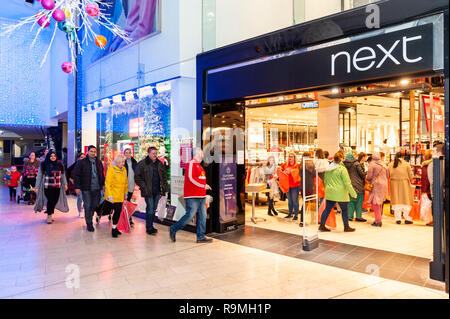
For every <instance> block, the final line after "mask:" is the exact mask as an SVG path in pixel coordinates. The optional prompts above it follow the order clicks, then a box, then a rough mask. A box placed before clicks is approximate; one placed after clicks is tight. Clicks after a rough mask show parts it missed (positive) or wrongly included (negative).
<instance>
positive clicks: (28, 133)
mask: <svg viewBox="0 0 450 319" xmlns="http://www.w3.org/2000/svg"><path fill="white" fill-rule="evenodd" d="M0 1H3V0H0ZM43 129H45V128H44V127H42V128H41V127H40V126H10V125H0V133H1V134H0V139H2V140H8V139H9V140H16V139H20V138H23V139H24V140H42V139H44V137H45V135H44V134H43V132H42V130H43Z"/></svg>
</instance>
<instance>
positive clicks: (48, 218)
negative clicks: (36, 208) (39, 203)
mask: <svg viewBox="0 0 450 319" xmlns="http://www.w3.org/2000/svg"><path fill="white" fill-rule="evenodd" d="M51 223H53V219H52V215H47V224H51Z"/></svg>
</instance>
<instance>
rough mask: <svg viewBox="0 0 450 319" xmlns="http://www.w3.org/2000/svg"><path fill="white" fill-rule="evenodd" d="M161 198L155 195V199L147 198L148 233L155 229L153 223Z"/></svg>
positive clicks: (146, 220)
mask: <svg viewBox="0 0 450 319" xmlns="http://www.w3.org/2000/svg"><path fill="white" fill-rule="evenodd" d="M160 197H161V196H160V195H159V194H158V195H154V196H153V197H145V204H146V205H147V206H146V207H145V228H146V229H147V231H150V230H152V229H154V227H153V221H154V220H155V212H156V208H158V202H159V198H160Z"/></svg>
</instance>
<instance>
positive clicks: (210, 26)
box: [202, 0, 216, 51]
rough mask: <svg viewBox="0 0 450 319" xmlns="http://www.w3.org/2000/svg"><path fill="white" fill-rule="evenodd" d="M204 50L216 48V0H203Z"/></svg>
mask: <svg viewBox="0 0 450 319" xmlns="http://www.w3.org/2000/svg"><path fill="white" fill-rule="evenodd" d="M202 19H203V27H202V46H203V51H208V50H212V49H215V48H216V0H203V17H202Z"/></svg>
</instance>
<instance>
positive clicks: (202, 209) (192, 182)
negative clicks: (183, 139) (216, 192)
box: [169, 148, 212, 243]
mask: <svg viewBox="0 0 450 319" xmlns="http://www.w3.org/2000/svg"><path fill="white" fill-rule="evenodd" d="M192 155H193V158H192V160H190V161H189V163H188V164H187V166H186V173H185V175H184V200H185V202H186V214H184V216H183V217H181V218H180V220H179V221H177V222H176V223H175V224H174V225H172V226H171V227H170V231H169V235H170V239H171V240H172V241H173V242H175V240H176V238H175V235H176V233H177V231H179V230H181V229H183V228H184V226H186V224H187V223H188V222H189V221H190V220H191V219H192V217H194V214H196V213H197V243H209V242H211V241H212V239H211V238H207V237H206V236H205V231H206V191H208V190H210V189H211V187H210V186H209V185H208V184H206V174H205V170H204V169H203V167H202V166H201V165H200V163H201V161H202V160H203V151H202V149H201V148H195V149H194V150H193V154H192Z"/></svg>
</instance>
